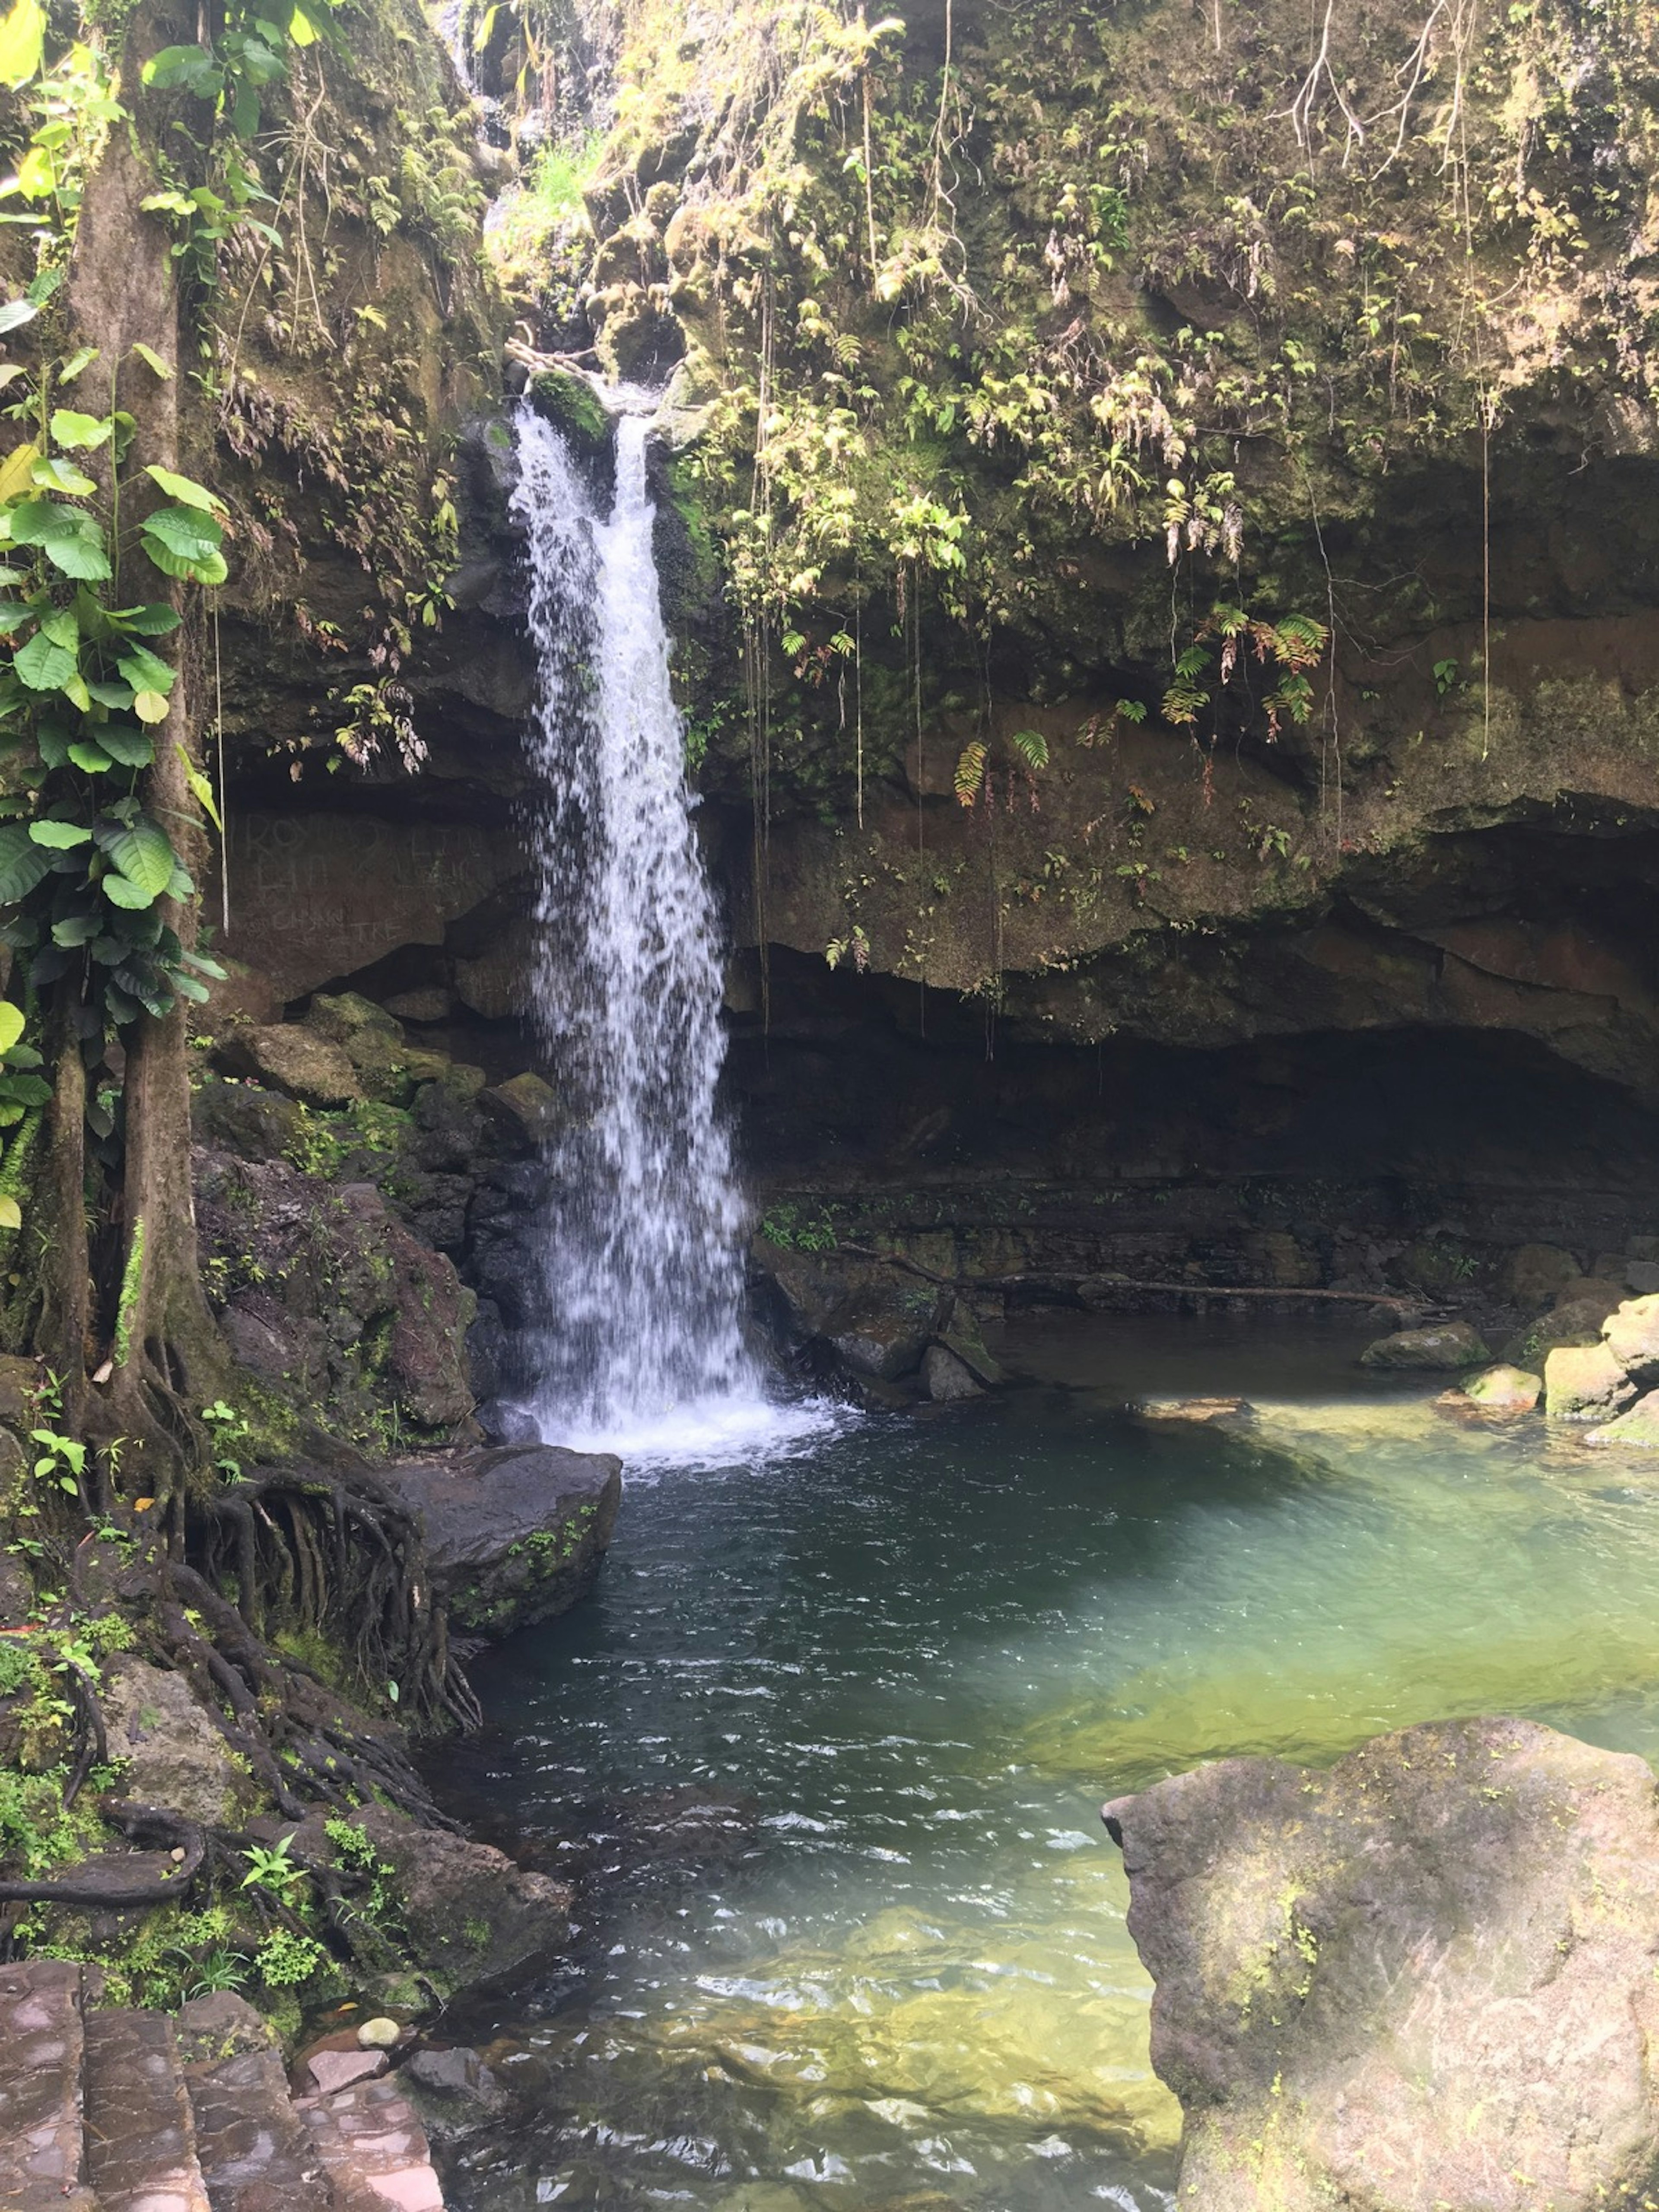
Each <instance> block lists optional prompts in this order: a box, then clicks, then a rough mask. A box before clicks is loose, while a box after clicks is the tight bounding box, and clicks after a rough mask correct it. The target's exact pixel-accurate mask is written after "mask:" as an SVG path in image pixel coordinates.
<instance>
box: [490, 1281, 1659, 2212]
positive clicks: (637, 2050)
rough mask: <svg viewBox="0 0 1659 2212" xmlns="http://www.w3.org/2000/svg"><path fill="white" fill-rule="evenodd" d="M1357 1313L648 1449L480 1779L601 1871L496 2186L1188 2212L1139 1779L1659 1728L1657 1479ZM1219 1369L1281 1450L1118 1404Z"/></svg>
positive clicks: (559, 1859) (832, 2209) (1122, 1335)
mask: <svg viewBox="0 0 1659 2212" xmlns="http://www.w3.org/2000/svg"><path fill="white" fill-rule="evenodd" d="M1357 1348H1358V1338H1357V1337H1355V1336H1354V1335H1353V1334H1352V1332H1349V1331H1346V1330H1345V1329H1342V1328H1332V1327H1329V1326H1319V1325H1314V1326H1303V1325H1301V1324H1292V1323H1287V1322H1284V1321H1279V1322H1274V1323H1273V1324H1271V1325H1263V1324H1257V1325H1255V1326H1252V1325H1249V1324H1248V1323H1235V1322H1224V1321H1217V1322H1208V1323H1203V1322H1185V1323H1177V1322H1158V1323H1147V1322H1130V1321H1125V1320H1116V1321H1106V1320H1093V1321H1085V1319H1083V1318H1082V1317H1066V1316H1042V1317H1040V1318H1038V1319H1034V1320H1033V1321H1031V1322H1028V1323H1026V1324H1024V1325H1022V1327H1021V1328H1019V1329H1018V1330H1016V1331H1014V1332H1013V1333H1012V1334H1011V1335H1010V1336H1009V1338H1008V1339H1007V1340H1006V1343H1005V1346H1004V1350H1005V1353H1006V1356H1008V1357H1010V1358H1012V1362H1013V1364H1015V1366H1016V1367H1017V1369H1018V1370H1020V1371H1021V1372H1022V1373H1023V1374H1024V1376H1025V1377H1026V1378H1027V1379H1026V1384H1025V1387H1024V1388H1023V1389H1018V1390H1017V1391H1014V1392H1012V1393H1010V1394H1008V1395H1006V1396H1001V1397H998V1398H994V1399H990V1400H986V1401H981V1402H979V1403H977V1404H975V1405H973V1406H970V1407H966V1408H957V1407H952V1408H950V1409H948V1410H947V1411H945V1412H943V1413H941V1414H939V1416H938V1417H936V1418H932V1419H929V1418H926V1417H924V1418H921V1419H916V1418H907V1419H868V1420H861V1421H859V1422H856V1423H851V1422H849V1423H848V1425H846V1426H845V1427H843V1428H842V1430H840V1431H838V1432H836V1433H834V1434H832V1435H828V1436H820V1437H817V1439H815V1440H812V1441H811V1443H808V1444H806V1445H805V1446H804V1447H803V1448H802V1449H801V1450H800V1451H799V1454H798V1455H795V1456H775V1457H772V1458H770V1459H761V1458H756V1457H750V1458H748V1459H746V1460H745V1461H744V1462H743V1463H740V1464H731V1465H727V1466H723V1467H722V1466H708V1465H705V1466H703V1467H702V1468H696V1469H686V1470H683V1471H675V1470H673V1469H667V1468H665V1469H663V1470H661V1471H659V1473H657V1474H655V1475H654V1476H647V1477H646V1478H644V1479H638V1480H635V1481H634V1482H633V1483H632V1485H631V1487H630V1490H629V1496H628V1498H627V1501H626V1504H625V1506H624V1510H623V1519H622V1523H621V1527H620V1529H619V1533H618V1539H617V1547H616V1549H615V1550H614V1552H613V1553H612V1554H611V1559H610V1562H609V1564H608V1565H607V1567H606V1569H605V1574H604V1577H603V1578H602V1580H601V1583H600V1586H599V1591H598V1594H597V1595H596V1596H595V1597H594V1598H593V1599H592V1600H591V1601H588V1602H586V1604H584V1605H583V1606H582V1607H580V1608H578V1609H577V1610H576V1611H575V1612H574V1613H571V1614H569V1615H568V1616H567V1617H566V1618H565V1619H564V1620H561V1621H559V1622H556V1623H555V1624H553V1625H552V1626H550V1627H549V1628H547V1629H545V1630H544V1631H540V1632H532V1633H530V1634H526V1635H525V1636H522V1637H520V1638H518V1639H516V1641H514V1642H513V1644H510V1645H508V1646H507V1647H506V1648H505V1649H504V1650H501V1652H500V1653H498V1654H496V1655H495V1656H492V1657H491V1658H489V1660H488V1661H487V1662H485V1663H484V1665H483V1668H481V1670H480V1686H481V1688H482V1689H483V1693H484V1696H485V1699H486V1703H487V1705H488V1707H489V1711H490V1713H491V1717H492V1722H493V1723H494V1726H493V1731H492V1733H491V1734H490V1735H488V1736H487V1737H486V1738H485V1739H484V1740H483V1741H482V1742H481V1743H480V1744H478V1745H477V1746H476V1747H474V1748H473V1749H472V1750H471V1752H469V1753H465V1758H466V1759H467V1762H468V1764H467V1765H466V1767H465V1771H460V1770H458V1771H457V1773H456V1774H455V1775H453V1776H452V1778H451V1779H452V1785H453V1786H464V1787H465V1790H466V1794H467V1802H468V1806H469V1810H470V1812H471V1814H473V1816H474V1817H477V1815H478V1814H479V1813H480V1811H481V1809H482V1810H483V1812H485V1813H486V1814H487V1813H489V1811H491V1810H492V1809H493V1811H494V1814H495V1816H496V1818H497V1820H498V1821H499V1823H500V1825H501V1827H503V1828H504V1829H510V1830H511V1831H512V1832H513V1834H514V1835H515V1836H516V1837H517V1838H519V1839H520V1841H521V1842H528V1843H529V1844H531V1845H532V1848H534V1849H536V1850H538V1851H539V1854H540V1857H541V1860H542V1863H546V1864H548V1865H550V1866H554V1867H557V1866H559V1865H561V1864H563V1865H565V1866H568V1868H569V1869H572V1870H573V1871H574V1872H575V1873H576V1874H577V1875H579V1877H580V1894H581V1896H582V1899H583V1900H584V1902H583V1905H582V1908H581V1913H580V1923H581V1924H580V1938H579V1942H578V1946H577V1951H576V1955H575V1958H574V1961H573V1962H572V1964H571V1965H570V1966H569V1967H568V1971H566V1972H563V1973H562V1975H561V1976H560V1978H558V1979H557V1980H556V1981H555V1982H551V1983H550V1984H548V1985H547V1986H546V1987H544V1989H542V1990H539V1991H538V1992H537V1993H535V1995H534V1996H533V1997H532V2000H530V2001H528V2002H526V2003H524V2004H522V2005H521V2006H520V2007H519V2008H518V2009H517V2010H516V2011H515V2013H514V2015H513V2018H512V2019H511V2020H510V2021H502V2020H501V2019H499V2018H497V2019H495V2020H492V2021H488V2022H485V2023H483V2024H482V2025H483V2027H484V2028H503V2027H504V2028H507V2029H509V2030H511V2031H512V2032H513V2033H517V2034H519V2035H520V2036H521V2037H523V2038H525V2039H526V2040H527V2041H528V2043H529V2044H530V2045H531V2046H532V2048H533V2050H534V2051H535V2052H536V2053H537V2055H538V2057H539V2059H540V2061H541V2062H542V2063H544V2065H545V2066H546V2068H547V2069H548V2078H547V2085H546V2089H545V2093H544V2097H543V2100H542V2102H541V2106H540V2109H539V2114H538V2118H537V2119H536V2120H535V2122H534V2123H533V2124H531V2125H529V2126H527V2127H526V2128H524V2129H521V2130H518V2131H516V2132H507V2133H503V2134H501V2135H500V2136H495V2137H492V2138H490V2139H489V2140H488V2141H485V2142H482V2143H478V2144H477V2145H475V2147H474V2148H472V2149H471V2151H470V2152H468V2153H467V2154H466V2155H465V2158H464V2160H463V2161H462V2169H461V2171H460V2172H459V2174H458V2175H457V2176H456V2177H455V2178H454V2179H455V2195H456V2199H457V2201H458V2203H459V2204H460V2205H461V2206H462V2207H463V2212H521V2208H528V2207H530V2206H532V2205H535V2204H546V2203H560V2204H565V2205H577V2204H592V2205H611V2204H616V2205H629V2206H631V2205H645V2204H663V2205H669V2204H672V2205H687V2206H691V2207H695V2208H700V2209H701V2208H707V2209H708V2212H865V2208H872V2207H878V2206H884V2207H890V2208H892V2207H898V2206H901V2205H902V2206H904V2207H906V2208H908V2212H943V2208H944V2207H945V2204H947V2203H949V2204H956V2205H961V2206H963V2207H966V2208H969V2212H1043V2208H1047V2207H1050V2206H1053V2207H1055V2208H1058V2207H1060V2206H1061V2205H1065V2206H1066V2207H1070V2208H1073V2212H1074V2208H1075V2207H1076V2206H1078V2205H1079V2204H1080V2203H1085V2202H1086V2201H1091V2200H1098V2201H1101V2202H1103V2203H1109V2204H1115V2205H1117V2206H1120V2207H1122V2208H1125V2212H1129V2208H1139V2212H1151V2208H1152V2207H1153V2206H1157V2205H1163V2204H1167V2203H1170V2201H1171V2198H1170V2190H1171V2187H1172V2181H1173V2170H1174V2147H1175V2143H1176V2131H1177V2124H1178V2114H1177V2112H1176V2107H1175V2106H1174V2103H1173V2101H1172V2100H1170V2097H1169V2096H1168V2095H1167V2094H1166V2093H1164V2091H1163V2090H1162V2088H1161V2087H1159V2086H1158V2083H1157V2082H1156V2081H1155V2080H1154V2079H1153V2078H1152V2075H1151V2073H1150V2070H1149V2068H1148V2064H1147V2057H1146V2008H1147V2001H1148V1996H1149V1990H1148V1985H1147V1983H1146V1978H1145V1977H1144V1975H1143V1974H1142V1972H1141V1970H1140V1968H1139V1963H1138V1961H1137V1960H1136V1958H1135V1955H1134V1952H1133V1946H1132V1945H1131V1944H1130V1942H1129V1941H1128V1938H1127V1933H1126V1930H1125V1928H1124V1924H1123V1911H1124V1906H1125V1903H1126V1891H1125V1884H1124V1881H1123V1876H1122V1874H1121V1867H1120V1864H1119V1861H1118V1857H1117V1854H1116V1852H1115V1850H1113V1849H1112V1848H1111V1847H1110V1845H1109V1844H1108V1842H1107V1840H1106V1838H1105V1837H1104V1835H1103V1832H1102V1831H1101V1829H1100V1827H1099V1824H1098V1819H1097V1807H1098V1804H1099V1802H1100V1801H1101V1800H1102V1798H1103V1797H1104V1796H1107V1795H1109V1794H1115V1793H1117V1792H1120V1791H1122V1790H1133V1789H1134V1788H1136V1787H1139V1786H1140V1785H1142V1784H1146V1783H1147V1782H1150V1781H1152V1780H1153V1779H1154V1778H1157V1777H1158V1776H1161V1775H1163V1774H1164V1773H1167V1772H1170V1771H1174V1770H1176V1769H1179V1768H1183V1767H1186V1766H1188V1765H1191V1764H1192V1763H1193V1762H1194V1761H1195V1760H1198V1759H1206V1758H1209V1757H1212V1756H1215V1755H1217V1754H1218V1753H1229V1752H1235V1751H1246V1752H1273V1753H1282V1754H1284V1755H1285V1756H1287V1757H1291V1758H1294V1759H1315V1760H1323V1759H1329V1758H1332V1757H1334V1756H1336V1755H1337V1754H1339V1753H1340V1752H1341V1751H1342V1750H1344V1749H1345V1748H1346V1747H1349V1746H1351V1745H1352V1744H1353V1743H1354V1742H1356V1741H1359V1740H1361V1739H1363V1738H1364V1737H1365V1736H1367V1735H1372V1734H1374V1733H1376V1731H1378V1730H1380V1729H1387V1728H1389V1727H1393V1726H1397V1725H1401V1724H1404V1723H1408V1722H1411V1721H1413V1720H1418V1719H1423V1718H1427V1717H1435V1716H1442V1715H1449V1714H1456V1713H1464V1712H1470V1711H1492V1710H1498V1711H1508V1712H1519V1713H1526V1714H1531V1715H1534V1716H1536V1717H1541V1718H1544V1719H1547V1720H1551V1721H1553V1722H1555V1723H1558V1724H1560V1725H1563V1726H1565V1727H1567V1728H1570V1729H1572V1730H1574V1731H1575V1732H1577V1733H1578V1734H1580V1735H1587V1736H1589V1737H1590V1738H1592V1739H1593V1740H1595V1741H1601V1742H1606V1743H1609V1744H1613V1745H1616V1746H1619V1747H1625V1748H1632V1749H1637V1750H1641V1751H1644V1752H1645V1753H1653V1752H1655V1751H1656V1750H1659V1468H1656V1467H1654V1466H1653V1465H1652V1464H1651V1462H1650V1461H1644V1460H1643V1459H1642V1458H1640V1457H1639V1456H1637V1455H1631V1456H1630V1457H1627V1458H1621V1457H1619V1456H1616V1455H1610V1454H1598V1453H1594V1452H1590V1451H1588V1450H1586V1449H1584V1448H1583V1445H1582V1444H1581V1443H1579V1442H1578V1441H1577V1438H1576V1437H1572V1438H1569V1439H1562V1440H1557V1441H1552V1440H1551V1439H1549V1438H1548V1437H1546V1436H1545V1434H1544V1433H1543V1431H1542V1429H1541V1425H1536V1424H1532V1423H1523V1424H1521V1425H1516V1426H1513V1427H1510V1428H1504V1427H1496V1426H1494V1427H1482V1426H1479V1425H1476V1426H1464V1425H1461V1424H1460V1423H1459V1422H1458V1421H1456V1420H1455V1419H1450V1418H1449V1417H1448V1416H1447V1414H1446V1413H1444V1412H1443V1411H1442V1410H1440V1409H1438V1408H1437V1407H1435V1406H1434V1405H1433V1404H1432V1402H1431V1395H1430V1394H1429V1393H1428V1392H1427V1391H1425V1389H1424V1388H1423V1386H1422V1385H1421V1384H1418V1385H1416V1386H1410V1385H1405V1386H1398V1387H1395V1388H1393V1389H1387V1388H1381V1389H1380V1388H1379V1387H1378V1385H1377V1384H1376V1383H1375V1381H1373V1380H1371V1379H1370V1378H1368V1377H1365V1376H1363V1375H1362V1374H1361V1373H1360V1372H1359V1371H1358V1370H1356V1368H1355V1367H1354V1365H1353V1355H1354V1352H1355V1351H1356V1349H1357ZM1217 1390H1221V1391H1228V1390H1243V1391H1244V1392H1246V1393H1247V1394H1248V1395H1250V1396H1251V1397H1252V1398H1253V1399H1254V1401H1255V1403H1256V1404H1257V1406H1258V1407H1259V1408H1260V1418H1259V1419H1258V1421H1257V1423H1256V1425H1255V1428H1254V1430H1253V1431H1251V1432H1250V1433H1248V1434H1238V1435H1228V1434H1225V1433H1221V1432H1218V1431H1214V1430H1206V1429H1200V1428H1195V1427H1192V1426H1188V1425H1176V1424H1161V1425H1160V1424H1153V1423H1147V1422H1144V1421H1140V1420H1138V1419H1133V1418H1132V1417H1130V1416H1128V1415H1127V1414H1126V1413H1125V1412H1124V1411H1123V1410H1122V1403H1123V1401H1124V1400H1125V1399H1126V1398H1127V1397H1130V1396H1132V1395H1139V1394H1147V1393H1154V1394H1155V1393H1159V1392H1169V1393H1173V1394H1176V1395H1179V1394H1181V1393H1183V1392H1197V1391H1217ZM475 2032H481V2030H475Z"/></svg>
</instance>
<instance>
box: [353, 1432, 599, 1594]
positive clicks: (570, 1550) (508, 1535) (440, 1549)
mask: <svg viewBox="0 0 1659 2212" xmlns="http://www.w3.org/2000/svg"><path fill="white" fill-rule="evenodd" d="M380 1480H382V1481H383V1482H386V1483H387V1484H389V1485H390V1486H391V1487H392V1489H393V1490H395V1491H396V1492H398V1496H399V1497H400V1498H403V1499H404V1501H405V1503H406V1504H410V1505H412V1506H414V1507H415V1508H416V1510H417V1511H418V1512H419V1514H420V1516H421V1519H422V1524H423V1525H424V1528H425V1530H426V1546H427V1561H428V1566H429V1567H430V1570H431V1573H432V1578H433V1583H434V1587H435V1589H437V1591H438V1593H439V1594H440V1595H441V1596H443V1597H445V1598H447V1600H448V1602H449V1613H450V1619H451V1620H453V1622H454V1623H455V1625H456V1626H457V1627H459V1628H463V1629H468V1630H471V1632H473V1633H474V1634H475V1635H480V1636H506V1635H507V1634H509V1633H510V1632H511V1631H513V1629H515V1628H525V1627H527V1626H530V1624H531V1623H532V1622H533V1621H538V1620H550V1619H551V1618H552V1617H553V1615H554V1614H555V1613H563V1612H566V1611H567V1610H568V1608H569V1607H571V1606H573V1605H574V1603H575V1602H576V1601H577V1599H578V1598H579V1597H581V1596H582V1595H585V1593H586V1591H587V1590H588V1589H591V1588H592V1584H593V1581H594V1578H595V1577H597V1575H598V1574H599V1566H600V1564H601V1562H602V1561H603V1559H604V1558H605V1552H606V1550H607V1549H608V1547H609V1546H610V1542H611V1533H612V1531H613V1530H614V1528H616V1525H617V1507H618V1505H619V1504H621V1502H622V1462H621V1461H620V1460H619V1459H617V1458H615V1457H613V1456H612V1455H611V1454H610V1453H609V1452H573V1451H563V1450H561V1449H558V1448H557V1447H556V1446H554V1445H550V1444H508V1445H505V1446H502V1447H499V1448H497V1449H495V1450H492V1451H481V1452H471V1453H468V1454H466V1455H464V1456H461V1457H459V1458H452V1459H447V1460H446V1459H432V1460H422V1461H416V1462H410V1464H408V1465H406V1466H400V1467H391V1468H385V1469H383V1470H381V1474H380Z"/></svg>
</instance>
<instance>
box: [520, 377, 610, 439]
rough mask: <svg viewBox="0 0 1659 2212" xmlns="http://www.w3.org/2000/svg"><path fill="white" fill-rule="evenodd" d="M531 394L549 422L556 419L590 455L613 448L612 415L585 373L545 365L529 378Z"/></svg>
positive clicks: (567, 435)
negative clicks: (537, 373)
mask: <svg viewBox="0 0 1659 2212" xmlns="http://www.w3.org/2000/svg"><path fill="white" fill-rule="evenodd" d="M530 392H531V397H532V398H533V399H534V401H535V403H536V406H537V409H538V411H539V412H540V413H542V414H543V415H545V416H546V417H547V419H548V421H549V422H556V423H557V425H558V427H559V428H560V429H561V430H562V431H563V432H564V434H565V435H566V437H568V438H569V439H570V440H571V441H573V442H574V444H575V445H576V446H578V447H580V449H581V451H582V452H583V453H586V454H587V455H588V456H589V457H590V458H591V459H600V458H601V457H602V456H604V455H605V454H608V453H609V452H610V451H611V417H610V416H609V415H607V414H606V413H605V405H604V403H603V402H602V401H601V399H600V398H599V393H598V392H595V391H594V389H593V387H592V385H591V384H590V383H589V382H588V381H587V380H586V377H584V376H578V375H577V374H575V373H574V370H571V369H568V368H545V369H543V370H542V372H541V373H540V374H539V375H538V376H533V377H532V379H531V380H530Z"/></svg>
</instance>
